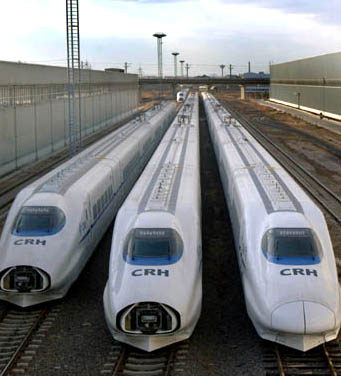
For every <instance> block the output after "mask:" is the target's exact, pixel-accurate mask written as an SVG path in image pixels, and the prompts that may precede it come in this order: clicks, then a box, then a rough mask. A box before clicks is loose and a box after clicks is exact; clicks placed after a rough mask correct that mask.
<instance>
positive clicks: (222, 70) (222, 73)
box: [219, 64, 225, 77]
mask: <svg viewBox="0 0 341 376" xmlns="http://www.w3.org/2000/svg"><path fill="white" fill-rule="evenodd" d="M219 67H220V69H221V77H224V68H225V65H224V64H221V65H219Z"/></svg>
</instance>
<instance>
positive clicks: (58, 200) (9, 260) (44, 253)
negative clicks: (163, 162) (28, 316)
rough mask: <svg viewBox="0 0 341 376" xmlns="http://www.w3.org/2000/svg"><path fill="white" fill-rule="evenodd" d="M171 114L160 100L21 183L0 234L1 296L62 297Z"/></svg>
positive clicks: (33, 300) (22, 301) (22, 300)
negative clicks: (86, 146)
mask: <svg viewBox="0 0 341 376" xmlns="http://www.w3.org/2000/svg"><path fill="white" fill-rule="evenodd" d="M174 116H175V104H174V103H168V104H166V103H164V104H159V105H157V106H156V107H155V108H154V109H153V110H150V111H148V112H147V113H144V114H141V115H139V116H138V117H137V118H136V119H134V120H133V121H131V122H129V123H127V124H126V125H124V126H123V127H121V128H119V129H118V130H116V131H114V132H112V133H111V134H109V135H108V136H106V137H105V138H103V139H102V140H100V141H98V142H97V143H95V144H94V145H92V146H90V147H88V148H87V149H86V150H84V151H83V152H81V153H80V154H78V155H77V156H75V157H74V158H72V159H70V160H69V161H67V162H65V163H64V164H62V165H61V166H59V167H57V168H56V169H54V170H52V171H51V172H49V173H48V174H47V175H45V176H43V177H41V178H40V179H38V180H36V181H35V182H34V183H32V184H30V185H28V186H27V187H26V188H24V189H23V190H22V191H21V192H20V193H19V194H18V195H17V197H16V199H15V201H14V203H13V204H12V207H11V209H10V211H9V214H8V216H7V219H6V223H5V226H4V229H3V232H2V236H1V239H0V299H2V300H6V301H9V302H11V303H14V304H17V305H19V306H22V307H26V306H30V305H34V304H37V303H41V302H45V301H48V300H53V299H58V298H61V297H63V296H64V295H65V294H66V292H67V291H68V289H69V288H70V286H71V284H72V283H73V282H74V281H75V280H76V278H77V277H78V275H79V273H80V272H81V270H82V268H83V266H84V265H85V263H86V262H87V260H88V258H89V257H90V255H91V254H92V252H93V251H94V249H95V247H96V245H97V244H98V242H99V241H100V239H101V237H102V236H103V234H104V232H105V231H106V229H107V228H108V226H109V224H110V223H111V221H112V219H113V217H114V215H115V214H116V212H117V210H118V208H119V206H120V204H121V203H122V202H123V200H124V199H125V197H126V196H127V194H128V193H129V191H130V189H131V187H132V185H133V184H134V182H135V181H136V179H137V177H138V176H139V174H140V173H141V171H142V169H143V167H144V166H145V164H146V163H147V161H148V160H149V158H150V156H151V155H152V153H153V151H154V150H155V148H156V146H157V145H158V144H159V142H160V140H161V137H162V136H163V134H164V132H165V131H166V129H167V128H168V126H169V124H170V123H171V121H172V120H173V118H174Z"/></svg>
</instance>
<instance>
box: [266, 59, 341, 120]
mask: <svg viewBox="0 0 341 376" xmlns="http://www.w3.org/2000/svg"><path fill="white" fill-rule="evenodd" d="M270 74H271V78H270V100H274V101H282V102H286V103H287V104H289V105H292V106H294V107H298V102H299V104H300V107H301V108H303V109H306V110H308V111H313V112H316V113H322V114H323V115H325V116H329V117H332V118H335V119H339V120H341V52H337V53H333V54H327V55H322V56H316V57H313V58H308V59H302V60H296V61H291V62H288V63H282V64H276V65H272V66H271V67H270Z"/></svg>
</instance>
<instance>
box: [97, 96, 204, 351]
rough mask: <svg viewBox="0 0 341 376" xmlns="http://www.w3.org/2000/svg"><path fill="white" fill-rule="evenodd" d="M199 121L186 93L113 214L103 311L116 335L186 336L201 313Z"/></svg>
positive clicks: (153, 342)
mask: <svg viewBox="0 0 341 376" xmlns="http://www.w3.org/2000/svg"><path fill="white" fill-rule="evenodd" d="M198 122H199V114H198V96H197V95H196V96H194V95H191V96H190V97H189V98H188V99H187V101H186V102H185V104H184V107H183V108H182V110H181V111H180V112H179V113H178V116H177V118H176V120H175V121H174V122H173V123H172V125H171V127H170V128H169V130H168V131H167V133H166V134H165V136H164V138H163V139H162V141H161V143H160V145H159V147H158V148H157V150H156V151H155V153H154V155H153V157H152V158H151V160H150V162H149V163H148V165H147V167H146V168H145V170H144V172H143V173H142V175H141V176H140V178H139V180H138V181H137V183H136V185H135V186H134V188H133V190H132V191H131V192H130V194H129V196H128V198H127V199H126V201H125V202H124V204H123V205H122V207H121V208H120V210H119V212H118V215H117V217H116V221H115V227H114V234H113V242H112V248H111V255H110V266H109V279H108V282H107V284H106V287H105V291H104V297H103V300H104V310H105V317H106V321H107V324H108V327H109V330H110V332H111V333H112V335H113V337H114V338H115V339H117V340H119V341H122V342H125V343H128V344H130V345H132V346H135V347H138V348H141V349H143V350H146V351H153V350H155V349H158V348H160V347H163V346H166V345H169V344H171V343H174V342H178V341H181V340H184V339H186V338H189V337H190V335H191V334H192V332H193V330H194V327H195V325H196V323H197V321H198V319H199V316H200V311H201V300H202V276H201V274H202V272H201V262H202V255H201V202H200V168H199V125H198ZM143 247H145V249H144V248H143ZM141 255H142V256H141ZM130 310H131V311H130ZM141 312H142V313H143V315H142V313H141ZM141 315H142V316H141ZM144 319H145V320H147V321H148V320H150V321H151V322H150V323H148V322H147V323H142V321H141V322H138V320H144ZM153 320H154V321H153ZM158 320H159V321H158ZM161 323H162V325H161ZM144 325H146V327H145V326H144ZM148 325H149V326H148Z"/></svg>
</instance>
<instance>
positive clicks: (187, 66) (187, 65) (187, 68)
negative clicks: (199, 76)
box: [186, 63, 189, 79]
mask: <svg viewBox="0 0 341 376" xmlns="http://www.w3.org/2000/svg"><path fill="white" fill-rule="evenodd" d="M188 70H189V64H188V63H187V64H186V77H187V79H188Z"/></svg>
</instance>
